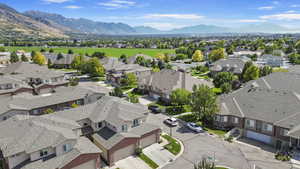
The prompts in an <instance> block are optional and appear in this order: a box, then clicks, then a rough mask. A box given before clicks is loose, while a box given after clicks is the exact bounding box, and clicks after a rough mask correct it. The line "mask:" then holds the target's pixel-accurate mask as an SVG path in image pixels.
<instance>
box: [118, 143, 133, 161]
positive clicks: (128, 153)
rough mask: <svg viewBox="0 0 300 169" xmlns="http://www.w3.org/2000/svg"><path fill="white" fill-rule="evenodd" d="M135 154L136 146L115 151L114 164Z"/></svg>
mask: <svg viewBox="0 0 300 169" xmlns="http://www.w3.org/2000/svg"><path fill="white" fill-rule="evenodd" d="M134 154H135V144H132V145H129V146H127V147H124V148H122V149H120V150H117V151H115V152H114V155H113V159H114V162H117V161H119V160H122V159H124V158H126V157H129V156H131V155H134Z"/></svg>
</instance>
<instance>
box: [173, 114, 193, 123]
mask: <svg viewBox="0 0 300 169" xmlns="http://www.w3.org/2000/svg"><path fill="white" fill-rule="evenodd" d="M177 118H178V119H180V120H183V121H185V122H196V121H197V117H196V116H195V115H194V114H186V115H182V116H179V117H177Z"/></svg>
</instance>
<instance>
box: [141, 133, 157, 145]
mask: <svg viewBox="0 0 300 169" xmlns="http://www.w3.org/2000/svg"><path fill="white" fill-rule="evenodd" d="M154 143H156V135H155V134H152V135H150V136H147V137H145V138H142V139H141V141H140V145H141V148H145V147H148V146H150V145H152V144H154Z"/></svg>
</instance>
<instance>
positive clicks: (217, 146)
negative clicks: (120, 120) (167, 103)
mask: <svg viewBox="0 0 300 169" xmlns="http://www.w3.org/2000/svg"><path fill="white" fill-rule="evenodd" d="M166 118H167V116H166V115H162V114H151V115H150V116H149V119H148V121H149V122H150V123H153V124H156V125H159V126H161V127H162V129H163V131H164V132H166V133H172V135H173V136H174V137H176V138H177V139H179V140H181V141H182V142H183V144H184V146H185V151H184V153H183V155H182V156H181V157H180V158H178V159H177V160H176V161H174V162H173V163H171V164H169V165H168V166H166V167H164V169H182V168H185V169H193V168H194V164H195V163H197V162H199V161H201V159H202V158H203V157H207V158H209V159H211V160H215V162H216V164H217V165H222V166H228V167H231V168H234V169H253V167H254V165H256V166H259V167H260V168H261V169H290V168H291V166H290V164H289V163H284V162H280V161H277V160H275V159H274V154H273V153H272V152H269V151H265V150H263V149H262V148H260V147H256V146H252V145H250V144H248V143H244V142H242V143H229V142H226V141H224V140H222V139H221V138H219V137H217V136H211V135H209V134H207V133H199V134H196V133H194V132H192V131H191V130H189V129H187V128H186V127H185V126H182V125H179V126H178V127H175V128H173V129H172V130H170V128H169V127H168V126H166V125H165V124H163V120H164V119H166ZM264 146H265V145H261V147H264ZM267 148H268V147H267ZM267 148H264V149H267Z"/></svg>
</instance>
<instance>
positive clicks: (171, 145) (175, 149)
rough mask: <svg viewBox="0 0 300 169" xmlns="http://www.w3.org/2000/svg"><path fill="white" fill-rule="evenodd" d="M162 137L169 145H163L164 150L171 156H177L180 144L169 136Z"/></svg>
mask: <svg viewBox="0 0 300 169" xmlns="http://www.w3.org/2000/svg"><path fill="white" fill-rule="evenodd" d="M162 137H163V138H165V139H166V140H167V141H168V142H169V144H167V145H165V149H167V150H168V151H170V152H171V153H172V154H174V155H177V154H178V153H179V152H180V150H181V145H180V143H179V142H178V141H176V140H175V139H174V138H172V137H171V136H169V135H166V134H165V135H162Z"/></svg>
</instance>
